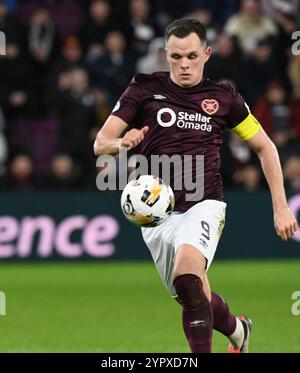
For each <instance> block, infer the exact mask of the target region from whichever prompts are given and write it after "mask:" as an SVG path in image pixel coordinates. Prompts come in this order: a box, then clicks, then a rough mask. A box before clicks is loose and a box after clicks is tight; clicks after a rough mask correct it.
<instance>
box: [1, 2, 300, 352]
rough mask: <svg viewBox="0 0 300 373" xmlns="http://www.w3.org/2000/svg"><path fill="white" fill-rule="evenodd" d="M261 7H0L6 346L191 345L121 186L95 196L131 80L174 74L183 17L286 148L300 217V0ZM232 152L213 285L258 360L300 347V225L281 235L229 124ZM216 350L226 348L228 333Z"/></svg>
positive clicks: (210, 69) (254, 167) (288, 180)
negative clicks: (101, 159) (174, 41)
mask: <svg viewBox="0 0 300 373" xmlns="http://www.w3.org/2000/svg"><path fill="white" fill-rule="evenodd" d="M259 3H260V8H257V7H256V5H255V2H254V1H252V0H246V1H238V0H227V1H226V0H223V1H217V0H211V1H205V0H172V1H171V0H151V1H147V0H131V1H126V0H122V1H117V0H107V1H105V0H94V1H75V0H74V1H71V0H70V1H55V0H53V1H37V0H36V1H35V0H27V1H26V0H23V1H22V0H20V1H17V0H6V1H3V0H0V31H2V32H4V34H5V37H6V55H5V56H0V191H1V193H0V206H1V212H0V292H1V293H0V294H1V297H0V330H1V333H0V334H1V341H0V352H187V351H188V348H187V344H186V342H185V338H184V336H183V333H182V331H181V325H180V309H179V308H178V306H177V305H176V304H175V302H173V301H172V299H171V298H170V297H169V296H168V294H167V292H166V290H165V289H164V287H163V285H162V284H161V283H160V280H159V278H158V274H157V273H156V270H155V267H154V265H153V264H152V262H151V259H150V256H149V253H148V252H147V249H146V247H145V245H144V244H143V241H142V239H141V236H140V232H139V230H138V229H137V228H135V227H133V226H131V225H130V224H129V223H128V222H127V221H125V219H124V218H123V216H122V214H121V210H120V208H119V199H120V193H119V192H113V191H109V192H100V191H98V190H97V188H96V183H95V182H96V176H97V169H96V160H95V158H94V156H93V152H92V144H93V141H94V139H95V135H96V133H97V131H98V130H99V128H101V126H102V125H103V123H104V121H105V119H106V118H107V116H108V115H109V113H110V111H111V110H112V108H113V107H114V105H115V103H116V102H117V100H118V97H119V95H120V94H121V93H122V91H123V90H124V88H125V87H126V86H127V84H128V83H129V82H130V80H131V78H132V76H133V74H135V73H137V72H144V73H151V72H153V71H156V70H166V69H167V64H166V61H165V59H164V52H163V48H164V44H163V39H162V37H163V30H164V27H165V26H166V25H167V24H168V23H169V22H170V21H171V20H173V19H175V18H176V17H181V16H183V15H189V16H192V17H196V18H198V19H199V20H200V21H202V22H203V23H204V24H205V25H206V27H207V29H208V40H209V45H210V46H211V47H212V49H213V55H212V58H211V60H210V62H209V63H208V65H207V66H206V69H205V76H206V77H207V78H211V79H215V80H229V81H230V82H231V83H232V84H233V85H234V86H235V87H236V89H237V90H238V91H239V92H240V93H241V94H242V95H243V97H244V98H245V100H246V102H247V103H248V105H249V106H250V108H251V110H252V112H253V114H254V115H255V116H256V117H257V118H258V120H259V121H260V122H261V123H262V125H263V127H264V129H265V130H266V132H267V133H268V135H269V136H270V137H271V138H272V140H273V141H274V143H275V144H276V145H277V148H278V151H279V154H280V158H281V162H282V167H283V173H284V180H285V186H286V191H287V194H288V198H289V205H290V208H291V209H292V210H293V212H294V213H295V214H296V215H297V216H298V221H299V209H300V48H299V46H298V50H297V48H296V47H295V45H294V48H293V47H292V46H293V43H295V42H296V40H295V38H294V40H293V38H292V35H293V33H294V32H295V31H299V30H300V25H299V18H300V17H299V16H300V4H299V3H300V1H299V0H291V1H284V0H276V1H272V0H262V1H260V2H259ZM298 38H299V35H298ZM293 52H294V53H293ZM222 159H223V162H222V174H223V180H224V188H225V199H226V202H227V203H228V208H227V221H226V227H225V229H224V234H223V237H222V239H221V242H220V244H219V247H218V251H217V258H216V260H215V262H214V264H213V266H212V268H211V269H210V278H211V283H212V286H213V288H215V289H216V290H217V291H219V292H220V293H221V294H222V295H224V296H225V297H227V298H228V300H229V301H230V304H231V305H232V309H233V311H234V312H235V313H237V314H239V313H246V314H247V315H249V316H250V317H251V318H252V319H253V322H254V332H253V338H252V341H251V351H253V352H300V342H299V330H300V315H299V313H300V305H298V304H296V302H297V299H298V296H297V294H298V293H295V292H297V291H300V284H299V273H300V272H299V268H300V260H299V257H300V231H299V230H298V231H297V233H296V234H295V236H294V238H293V239H292V240H290V241H289V242H288V243H282V242H281V241H280V239H279V238H278V237H277V236H276V233H275V230H274V228H273V216H272V205H271V198H270V194H269V192H268V189H267V186H266V183H265V181H264V178H263V176H262V172H261V169H260V165H259V162H258V160H257V158H256V157H255V156H254V155H253V154H252V153H251V151H250V150H249V149H248V148H247V146H246V145H245V144H243V143H242V142H241V141H240V140H239V139H237V138H236V137H235V136H234V135H233V134H232V133H231V132H229V131H228V132H226V134H225V138H224V144H223V148H222ZM3 295H4V297H3ZM4 298H6V302H5V307H4V301H3V299H4ZM292 298H293V299H292ZM293 304H294V306H293ZM298 311H299V312H298ZM214 351H216V352H225V351H226V341H225V340H224V338H222V337H221V336H219V335H216V336H215V343H214Z"/></svg>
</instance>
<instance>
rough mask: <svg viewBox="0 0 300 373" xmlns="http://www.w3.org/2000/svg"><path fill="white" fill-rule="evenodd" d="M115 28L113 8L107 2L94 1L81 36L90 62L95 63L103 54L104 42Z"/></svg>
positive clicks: (82, 27)
mask: <svg viewBox="0 0 300 373" xmlns="http://www.w3.org/2000/svg"><path fill="white" fill-rule="evenodd" d="M113 28H114V26H113V21H112V18H111V7H110V4H109V2H108V1H107V0H93V1H91V3H90V6H89V12H88V15H87V17H86V19H85V20H84V21H83V23H82V26H81V29H80V32H79V35H80V38H81V45H82V47H83V51H84V53H85V54H86V58H87V61H88V62H92V61H94V60H95V59H96V58H97V57H99V56H100V55H101V54H102V52H103V45H104V40H105V38H106V36H107V34H108V33H109V32H110V31H111V30H112V29H113Z"/></svg>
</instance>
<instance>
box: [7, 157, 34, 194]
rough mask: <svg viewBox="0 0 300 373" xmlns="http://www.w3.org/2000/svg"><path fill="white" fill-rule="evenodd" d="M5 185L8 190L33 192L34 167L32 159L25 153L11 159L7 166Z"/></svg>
mask: <svg viewBox="0 0 300 373" xmlns="http://www.w3.org/2000/svg"><path fill="white" fill-rule="evenodd" d="M6 185H7V188H8V190H14V191H32V190H34V187H35V180H34V167H33V162H32V158H31V157H30V156H29V155H28V154H27V153H20V154H18V155H16V156H15V157H14V158H13V159H12V161H11V163H10V165H9V173H8V178H7V184H6Z"/></svg>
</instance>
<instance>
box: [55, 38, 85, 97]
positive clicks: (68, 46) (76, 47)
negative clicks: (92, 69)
mask: <svg viewBox="0 0 300 373" xmlns="http://www.w3.org/2000/svg"><path fill="white" fill-rule="evenodd" d="M75 67H84V61H83V54H82V48H81V45H80V41H79V39H78V38H77V37H76V36H69V37H67V38H66V39H65V41H64V43H63V47H62V54H61V55H59V57H58V60H57V61H56V64H55V66H54V68H53V71H52V74H51V76H52V78H51V86H52V87H51V91H52V92H53V91H55V89H56V87H57V85H58V79H59V77H62V76H63V74H64V73H67V72H68V71H70V70H72V69H73V68H75Z"/></svg>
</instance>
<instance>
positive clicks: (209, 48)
mask: <svg viewBox="0 0 300 373" xmlns="http://www.w3.org/2000/svg"><path fill="white" fill-rule="evenodd" d="M204 55H205V58H204V62H207V61H208V60H209V58H210V56H211V47H207V48H206V49H205V51H204Z"/></svg>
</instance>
